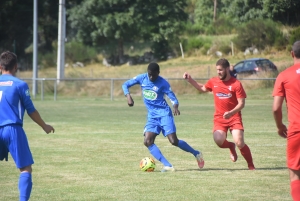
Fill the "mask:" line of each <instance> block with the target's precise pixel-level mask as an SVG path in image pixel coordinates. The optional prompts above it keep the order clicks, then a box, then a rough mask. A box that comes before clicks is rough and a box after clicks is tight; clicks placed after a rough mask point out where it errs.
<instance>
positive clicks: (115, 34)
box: [69, 0, 187, 58]
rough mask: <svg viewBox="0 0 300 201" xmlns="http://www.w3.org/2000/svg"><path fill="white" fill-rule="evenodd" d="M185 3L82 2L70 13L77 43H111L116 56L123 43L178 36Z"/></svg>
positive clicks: (136, 0)
mask: <svg viewBox="0 0 300 201" xmlns="http://www.w3.org/2000/svg"><path fill="white" fill-rule="evenodd" d="M185 2H186V1H185V0H165V1H160V0H85V1H83V2H81V3H80V4H79V5H78V6H76V7H74V8H72V9H71V10H70V12H69V14H70V16H69V20H70V22H71V26H72V28H74V29H77V37H78V39H79V40H81V41H83V42H84V43H86V44H90V45H94V46H97V45H100V44H103V43H105V42H107V41H114V43H115V44H116V46H117V47H118V48H117V49H118V51H117V53H118V56H119V58H121V57H122V56H123V52H124V51H123V42H124V41H132V40H139V39H145V40H150V41H151V42H160V41H165V40H171V39H173V38H174V37H176V34H178V33H179V30H180V26H181V22H182V21H184V20H186V19H187V15H186V14H185V13H184V10H183V9H184V7H185V5H186V4H185Z"/></svg>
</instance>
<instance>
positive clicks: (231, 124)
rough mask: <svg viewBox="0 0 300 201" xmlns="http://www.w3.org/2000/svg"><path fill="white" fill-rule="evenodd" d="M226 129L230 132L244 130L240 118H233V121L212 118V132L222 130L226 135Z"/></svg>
mask: <svg viewBox="0 0 300 201" xmlns="http://www.w3.org/2000/svg"><path fill="white" fill-rule="evenodd" d="M228 129H229V130H230V131H231V130H233V129H234V130H244V126H243V122H242V118H239V117H238V118H234V119H221V118H214V128H213V132H214V131H216V130H222V131H224V132H225V133H227V131H228Z"/></svg>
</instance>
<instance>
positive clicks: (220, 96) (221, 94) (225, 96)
mask: <svg viewBox="0 0 300 201" xmlns="http://www.w3.org/2000/svg"><path fill="white" fill-rule="evenodd" d="M216 96H217V97H219V99H225V98H230V97H231V96H232V94H231V93H229V94H225V93H216Z"/></svg>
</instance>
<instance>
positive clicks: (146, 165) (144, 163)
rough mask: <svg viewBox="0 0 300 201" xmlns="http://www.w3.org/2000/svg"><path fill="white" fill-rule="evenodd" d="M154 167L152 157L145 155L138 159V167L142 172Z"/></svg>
mask: <svg viewBox="0 0 300 201" xmlns="http://www.w3.org/2000/svg"><path fill="white" fill-rule="evenodd" d="M155 167H156V166H155V161H154V159H153V158H150V157H145V158H143V159H142V160H141V161H140V169H141V170H142V171H144V172H153V171H154V170H155Z"/></svg>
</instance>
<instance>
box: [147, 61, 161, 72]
mask: <svg viewBox="0 0 300 201" xmlns="http://www.w3.org/2000/svg"><path fill="white" fill-rule="evenodd" d="M147 70H150V71H152V72H159V65H158V64H157V63H150V64H149V65H148V69H147Z"/></svg>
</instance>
